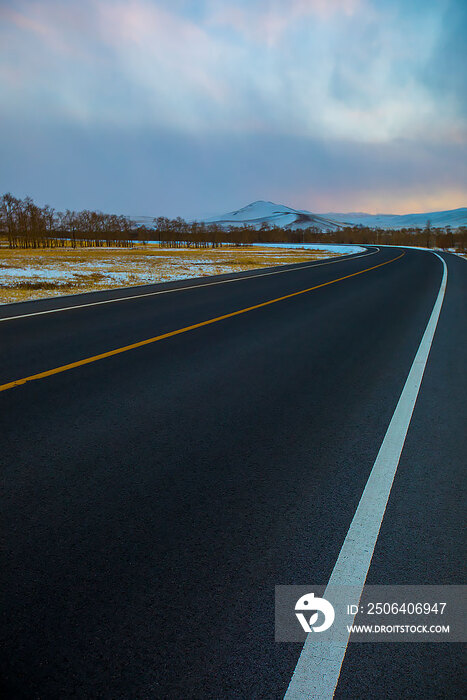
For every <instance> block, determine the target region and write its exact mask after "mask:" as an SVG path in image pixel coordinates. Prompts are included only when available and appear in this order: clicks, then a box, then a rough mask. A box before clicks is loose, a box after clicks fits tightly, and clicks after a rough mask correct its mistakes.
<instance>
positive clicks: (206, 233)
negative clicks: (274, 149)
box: [0, 193, 467, 251]
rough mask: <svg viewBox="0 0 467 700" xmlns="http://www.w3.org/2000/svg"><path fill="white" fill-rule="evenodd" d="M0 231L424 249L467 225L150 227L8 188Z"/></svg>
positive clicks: (465, 232)
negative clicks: (41, 202)
mask: <svg viewBox="0 0 467 700" xmlns="http://www.w3.org/2000/svg"><path fill="white" fill-rule="evenodd" d="M0 235H3V237H4V238H6V239H7V241H8V245H9V246H10V247H11V248H55V247H69V246H71V247H73V248H76V247H78V246H79V247H83V246H86V247H87V246H104V245H105V246H116V247H130V246H132V245H133V244H134V243H135V242H140V243H143V244H144V243H147V242H148V241H157V242H158V243H159V246H160V247H163V248H190V247H192V248H208V247H210V248H218V247H220V246H223V245H235V246H245V245H251V244H252V243H294V244H297V245H300V244H302V245H303V244H307V245H312V244H314V243H336V244H338V243H348V244H352V243H353V244H359V245H371V244H376V245H378V244H379V245H410V246H422V247H426V248H444V249H446V248H454V249H457V250H459V251H466V250H467V227H466V226H460V227H458V228H457V229H454V228H451V227H450V226H446V227H445V228H442V229H439V228H433V227H432V226H431V225H430V222H429V221H427V223H426V225H425V227H424V228H423V229H421V228H402V229H397V230H386V229H379V228H369V227H366V226H344V227H342V228H340V229H338V230H337V231H330V230H329V231H324V232H323V231H321V230H320V229H318V228H317V227H316V226H309V227H308V228H302V229H299V230H293V229H291V228H281V227H278V226H271V225H269V224H267V223H264V224H262V225H261V227H260V228H256V227H254V226H249V225H247V224H245V225H243V226H228V227H224V226H221V225H219V224H207V223H204V222H200V221H191V222H187V221H185V220H184V219H182V218H180V217H178V218H176V219H169V218H167V217H157V218H155V219H154V220H153V225H152V226H137V225H136V223H135V222H134V221H132V220H131V219H129V218H128V217H125V216H117V215H115V214H103V213H102V212H97V211H88V210H84V211H79V212H75V211H70V210H69V209H67V210H66V211H65V212H59V211H56V210H54V209H53V208H52V207H50V206H48V205H46V206H45V207H39V206H37V205H36V204H34V202H33V200H32V199H31V198H30V197H26V198H25V199H18V198H16V197H13V195H11V194H9V193H7V194H4V195H3V196H2V197H1V198H0Z"/></svg>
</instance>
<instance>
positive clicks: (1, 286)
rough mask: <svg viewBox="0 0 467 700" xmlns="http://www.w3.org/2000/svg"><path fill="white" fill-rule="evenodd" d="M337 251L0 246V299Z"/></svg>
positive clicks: (236, 268)
mask: <svg viewBox="0 0 467 700" xmlns="http://www.w3.org/2000/svg"><path fill="white" fill-rule="evenodd" d="M335 255H336V253H330V252H329V251H316V250H304V249H301V250H300V249H294V250H291V249H287V248H262V247H249V248H235V247H227V246H226V247H223V248H217V249H191V248H188V249H187V248H180V249H161V248H159V247H158V246H157V245H151V244H149V245H146V246H143V245H138V246H135V247H134V248H77V249H72V248H56V249H52V250H47V249H45V250H17V249H9V248H7V247H5V246H3V247H0V303H9V302H15V301H27V300H30V299H40V298H44V297H53V296H63V295H67V294H78V293H81V292H90V291H100V290H103V289H114V288H118V287H128V286H136V285H140V284H152V283H156V282H166V281H169V280H177V279H186V278H191V277H204V276H207V275H216V274H222V273H225V272H239V271H243V270H252V269H256V268H261V267H272V266H274V265H280V264H291V263H301V262H306V261H310V260H316V259H318V258H323V257H333V256H335Z"/></svg>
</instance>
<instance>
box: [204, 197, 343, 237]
mask: <svg viewBox="0 0 467 700" xmlns="http://www.w3.org/2000/svg"><path fill="white" fill-rule="evenodd" d="M206 223H207V224H214V223H215V224H221V225H225V226H232V225H233V226H243V225H244V224H248V225H249V226H255V227H256V228H260V226H261V224H263V223H267V224H270V225H271V226H280V227H281V228H285V227H288V228H293V229H300V228H308V226H316V227H317V228H319V229H320V230H322V231H329V230H333V231H334V230H336V229H339V228H341V226H342V224H341V223H340V222H336V221H333V220H332V219H331V218H330V217H328V216H327V215H326V214H324V215H319V214H313V213H312V212H311V211H306V210H301V209H292V208H291V207H286V206H284V205H283V204H274V202H264V201H262V200H259V201H258V202H253V203H252V204H248V205H247V206H246V207H242V209H237V210H236V211H231V212H228V214H223V215H221V216H213V217H212V218H210V219H206Z"/></svg>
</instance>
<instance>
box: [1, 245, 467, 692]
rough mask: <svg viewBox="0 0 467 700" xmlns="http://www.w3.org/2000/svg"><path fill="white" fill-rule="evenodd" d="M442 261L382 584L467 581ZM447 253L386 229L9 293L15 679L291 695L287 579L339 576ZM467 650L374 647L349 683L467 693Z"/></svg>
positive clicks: (8, 502) (358, 655)
mask: <svg viewBox="0 0 467 700" xmlns="http://www.w3.org/2000/svg"><path fill="white" fill-rule="evenodd" d="M442 258H443V259H444V260H445V261H446V263H447V271H448V284H447V291H446V296H445V298H444V304H443V306H442V310H441V315H440V318H439V322H438V327H437V329H436V333H435V337H434V341H433V345H432V347H431V352H430V355H429V357H428V363H427V366H426V370H425V375H424V379H423V383H422V385H421V389H420V394H419V397H418V400H417V403H416V406H415V411H414V414H413V418H412V422H411V424H410V427H409V431H408V435H407V439H406V442H405V446H404V449H403V452H402V457H401V460H400V464H399V468H398V471H397V474H396V478H395V481H394V485H393V488H392V491H391V494H390V497H389V502H388V505H387V509H386V514H385V517H384V520H383V523H382V527H381V531H380V534H379V538H378V540H377V543H376V547H375V550H374V554H373V558H372V561H371V566H370V570H369V573H368V579H367V583H371V584H459V583H463V582H464V581H465V570H464V566H463V561H464V554H465V550H464V535H463V525H464V522H465V502H463V501H462V496H461V494H462V489H463V487H464V485H465V474H464V471H463V469H464V467H465V424H464V421H465V415H466V398H465V397H466V373H465V366H466V364H465V348H466V347H467V324H466V299H467V265H466V263H465V261H463V260H461V259H460V258H458V257H455V256H453V255H450V254H442ZM271 273H273V274H271ZM442 276H443V264H442V261H441V260H440V259H439V258H438V257H436V256H435V255H433V254H432V253H430V252H424V251H415V250H409V249H405V250H401V249H397V248H385V249H381V250H380V249H377V248H370V249H368V251H366V252H365V253H364V254H360V255H354V256H349V257H348V258H342V259H338V260H332V261H327V262H325V263H323V262H322V261H321V262H319V263H318V262H316V263H310V264H301V265H295V266H289V267H287V268H286V267H282V268H275V269H272V270H261V271H257V272H247V273H243V274H241V275H238V274H231V275H224V276H221V277H216V278H204V279H202V280H195V281H193V280H192V281H185V282H183V283H180V282H177V283H170V284H164V285H156V286H153V287H144V288H138V289H132V290H114V291H112V292H103V293H95V294H87V295H79V296H76V297H68V298H61V299H55V300H51V299H49V300H43V301H37V302H28V303H23V304H11V305H6V306H2V307H0V338H1V343H0V428H1V438H0V439H1V450H0V463H1V467H2V474H3V488H2V497H1V498H2V514H3V516H2V517H3V528H2V529H3V536H4V540H5V542H6V548H5V552H4V555H3V557H2V566H1V571H2V574H1V576H2V598H3V600H2V606H1V614H2V639H3V650H2V655H1V670H2V677H3V683H4V697H8V698H44V699H45V698H46V699H47V700H49V699H55V698H57V699H59V698H60V699H62V698H72V697H76V698H112V699H114V698H121V699H125V700H126V699H128V698H138V699H139V700H141V699H145V698H148V699H149V698H248V699H250V698H282V697H283V696H284V693H285V692H286V690H287V687H288V685H289V682H290V680H291V677H292V673H293V671H294V669H295V666H296V663H297V659H298V657H299V655H300V651H301V646H300V644H293V643H289V644H284V643H282V644H279V643H276V642H274V586H275V585H276V584H306V585H308V584H315V585H317V584H323V585H324V584H326V583H327V581H328V580H329V577H330V575H331V572H332V570H333V567H334V565H335V563H336V560H337V557H338V555H339V552H340V550H341V547H342V543H343V541H344V539H345V536H346V534H347V532H348V530H349V526H350V523H351V521H352V518H353V515H354V513H355V510H356V508H357V505H358V503H359V500H360V497H361V495H362V492H363V490H364V488H365V484H366V482H367V479H368V476H369V474H370V471H371V469H372V466H373V464H374V462H375V459H376V456H377V454H378V450H379V448H380V446H381V443H382V441H383V438H384V436H385V433H386V430H387V429H388V425H389V423H390V421H391V417H392V415H393V413H394V410H395V407H396V404H397V402H398V399H399V397H400V395H401V391H402V389H403V387H404V383H405V381H406V378H407V375H408V373H409V370H410V368H411V366H412V362H413V359H414V356H415V354H416V352H417V349H418V348H419V345H420V342H421V338H422V336H423V333H424V331H425V328H426V326H427V323H428V321H429V318H430V315H431V313H432V310H433V306H434V304H435V301H436V299H437V295H438V293H439V288H440V284H441V280H442ZM305 290H308V291H305ZM128 297H132V298H128ZM101 302H105V303H101ZM57 309H59V310H58V311H56V310H57ZM49 312H52V313H49ZM174 331H180V332H177V333H174ZM161 336H162V337H161ZM142 341H148V342H147V343H142ZM135 345H136V347H135ZM115 350H120V352H118V353H114V352H113V351H115ZM83 360H87V362H86V363H83ZM70 365H71V367H70ZM51 370H53V372H51ZM37 375H39V376H37ZM27 378H30V379H29V381H27V382H26V383H22V384H21V383H19V384H18V383H17V382H18V381H19V380H24V379H27ZM462 662H463V656H462V649H461V647H460V645H457V644H410V645H408V644H391V645H389V644H363V645H362V644H350V645H349V647H348V650H347V654H346V656H345V659H344V662H343V665H342V670H341V674H340V679H339V683H338V686H337V690H336V697H337V698H356V697H365V698H394V697H397V698H425V699H426V698H448V697H460V696H461V694H462V688H463V687H464V686H463V683H464V680H465V678H464V676H463V671H462V669H463V666H462Z"/></svg>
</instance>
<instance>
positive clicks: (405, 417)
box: [284, 253, 448, 700]
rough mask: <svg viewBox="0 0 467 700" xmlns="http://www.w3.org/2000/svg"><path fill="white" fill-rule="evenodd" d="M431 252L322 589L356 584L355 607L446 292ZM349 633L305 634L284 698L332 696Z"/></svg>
mask: <svg viewBox="0 0 467 700" xmlns="http://www.w3.org/2000/svg"><path fill="white" fill-rule="evenodd" d="M433 254H434V255H436V256H437V257H438V258H439V259H440V260H441V262H442V264H443V277H442V280H441V285H440V288H439V291H438V296H437V298H436V301H435V304H434V306H433V310H432V312H431V316H430V319H429V321H428V324H427V326H426V329H425V332H424V334H423V337H422V340H421V342H420V345H419V347H418V350H417V354H416V355H415V359H414V361H413V363H412V366H411V368H410V372H409V374H408V377H407V380H406V382H405V385H404V388H403V390H402V393H401V395H400V398H399V401H398V403H397V406H396V409H395V411H394V413H393V416H392V419H391V422H390V423H389V427H388V429H387V431H386V434H385V436H384V439H383V442H382V444H381V447H380V450H379V453H378V456H377V458H376V461H375V463H374V465H373V468H372V470H371V473H370V476H369V477H368V481H367V483H366V486H365V489H364V491H363V494H362V497H361V499H360V502H359V504H358V507H357V510H356V511H355V515H354V517H353V520H352V522H351V524H350V527H349V530H348V532H347V536H346V538H345V540H344V543H343V545H342V548H341V551H340V553H339V556H338V559H337V561H336V564H335V566H334V569H333V571H332V574H331V577H330V579H329V582H328V585H327V587H326V591H325V592H324V594H323V596H324V598H326V600H329V601H330V602H331V603H332V602H333V600H334V602H336V604H338V603H339V596H340V597H341V600H340V602H341V603H342V596H343V595H344V593H343V591H342V587H343V586H349V587H350V586H352V587H355V588H352V589H350V588H348V589H346V592H345V604H346V605H347V603H348V604H355V605H357V606H358V603H359V601H360V597H361V594H362V591H363V587H364V585H365V580H366V577H367V574H368V570H369V568H370V564H371V559H372V557H373V552H374V549H375V545H376V541H377V539H378V535H379V530H380V527H381V523H382V521H383V518H384V513H385V510H386V506H387V502H388V499H389V494H390V492H391V488H392V484H393V481H394V477H395V474H396V470H397V467H398V464H399V460H400V456H401V453H402V449H403V447H404V443H405V438H406V436H407V431H408V429H409V425H410V421H411V418H412V414H413V410H414V407H415V403H416V401H417V396H418V392H419V390H420V386H421V383H422V379H423V374H424V371H425V367H426V363H427V360H428V355H429V353H430V349H431V345H432V342H433V338H434V335H435V331H436V327H437V324H438V319H439V316H440V313H441V307H442V305H443V301H444V295H445V292H446V285H447V278H448V269H447V265H446V262H445V261H444V260H443V258H442V257H441V256H440V255H438V253H433ZM339 587H341V588H339ZM349 593H351V595H349ZM351 597H353V599H351ZM352 623H353V619H351V620H349V624H350V625H351V624H352ZM349 636H350V634H349V633H347V632H346V631H345V632H343V633H342V636H340V635H339V639H338V640H337V641H334V642H321V643H320V642H319V639H318V641H316V636H314V637H313V636H312V634H309V635H308V636H307V639H306V641H305V644H304V646H303V649H302V652H301V654H300V657H299V659H298V661H297V665H296V667H295V671H294V673H293V675H292V678H291V681H290V684H289V687H288V689H287V691H286V693H285V696H284V698H285V700H310V699H313V700H330V698H333V696H334V692H335V689H336V686H337V683H338V681H339V675H340V671H341V667H342V662H343V660H344V656H345V653H346V650H347V644H348V641H349Z"/></svg>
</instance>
